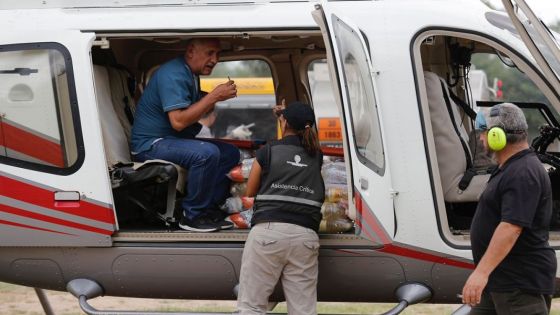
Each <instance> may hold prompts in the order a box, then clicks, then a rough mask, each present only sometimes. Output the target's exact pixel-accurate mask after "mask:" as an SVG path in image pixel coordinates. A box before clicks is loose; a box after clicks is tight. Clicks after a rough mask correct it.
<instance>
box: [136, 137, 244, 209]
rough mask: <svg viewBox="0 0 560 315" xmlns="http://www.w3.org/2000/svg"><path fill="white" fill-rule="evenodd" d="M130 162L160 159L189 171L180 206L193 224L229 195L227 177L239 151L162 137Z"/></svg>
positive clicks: (206, 142) (224, 145)
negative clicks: (185, 191)
mask: <svg viewBox="0 0 560 315" xmlns="http://www.w3.org/2000/svg"><path fill="white" fill-rule="evenodd" d="M133 158H134V160H135V161H138V162H143V161H146V160H153V159H161V160H165V161H169V162H172V163H175V164H178V165H180V166H182V167H183V168H185V169H187V170H188V175H187V179H186V185H185V187H186V190H187V194H186V196H185V198H183V200H182V201H181V206H182V207H183V212H184V213H183V215H184V216H185V217H186V218H187V219H189V220H193V219H194V218H197V217H199V216H200V215H201V214H202V213H203V212H204V210H206V209H208V208H216V207H217V206H218V205H219V204H220V203H222V202H223V201H224V199H225V198H226V197H227V195H228V194H229V188H230V180H229V178H228V177H227V176H226V174H227V173H228V172H229V171H230V170H231V169H232V168H233V167H234V166H235V165H237V164H238V163H239V149H237V147H235V146H234V145H231V144H229V143H225V142H220V141H211V140H201V139H181V138H175V137H165V138H163V139H161V140H159V141H157V142H156V143H154V144H153V145H152V147H151V148H150V150H148V151H143V152H140V153H138V154H136V155H134V157H133Z"/></svg>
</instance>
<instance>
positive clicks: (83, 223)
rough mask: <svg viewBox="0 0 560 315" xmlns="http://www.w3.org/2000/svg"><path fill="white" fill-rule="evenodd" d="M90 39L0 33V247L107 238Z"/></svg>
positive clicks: (109, 227)
mask: <svg viewBox="0 0 560 315" xmlns="http://www.w3.org/2000/svg"><path fill="white" fill-rule="evenodd" d="M94 39H95V35H94V34H92V33H82V32H80V31H74V30H72V31H70V30H61V29H56V28H53V29H43V30H40V31H37V30H36V29H29V30H18V31H17V32H10V31H5V32H2V35H0V78H1V79H0V246H72V247H79V246H111V244H112V241H111V234H113V232H114V231H115V229H116V223H115V214H114V210H113V207H112V205H111V203H112V195H111V187H110V185H109V184H108V183H109V178H108V177H109V176H108V174H107V171H106V168H107V166H106V163H105V157H104V152H103V144H102V138H101V131H100V126H99V117H98V113H97V107H96V103H95V94H94V87H93V84H92V81H93V79H92V66H91V58H90V50H91V45H92V42H93V41H94Z"/></svg>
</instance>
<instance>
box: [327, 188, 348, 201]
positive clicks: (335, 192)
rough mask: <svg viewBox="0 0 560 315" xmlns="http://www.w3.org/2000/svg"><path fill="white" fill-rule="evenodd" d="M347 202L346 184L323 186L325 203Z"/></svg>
mask: <svg viewBox="0 0 560 315" xmlns="http://www.w3.org/2000/svg"><path fill="white" fill-rule="evenodd" d="M341 200H346V201H348V189H347V186H346V184H326V185H325V202H334V203H336V202H340V201H341Z"/></svg>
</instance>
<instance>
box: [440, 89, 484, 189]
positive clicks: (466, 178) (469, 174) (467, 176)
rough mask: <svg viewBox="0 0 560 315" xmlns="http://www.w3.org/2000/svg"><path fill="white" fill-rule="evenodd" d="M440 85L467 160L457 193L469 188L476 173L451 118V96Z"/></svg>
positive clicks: (455, 127) (466, 148)
mask: <svg viewBox="0 0 560 315" xmlns="http://www.w3.org/2000/svg"><path fill="white" fill-rule="evenodd" d="M440 84H441V91H442V92H443V99H444V100H445V105H446V106H447V112H448V113H449V118H451V123H452V124H453V128H454V129H455V133H456V134H457V136H458V137H459V142H460V143H461V146H462V147H463V152H464V153H465V158H466V159H467V169H466V170H465V173H463V177H462V178H461V180H460V181H459V185H458V188H459V191H460V192H462V191H464V190H465V189H467V187H469V184H470V183H471V180H472V179H473V177H474V176H475V175H476V174H477V173H476V170H475V169H474V167H473V162H472V158H471V154H470V152H469V149H468V147H467V144H466V143H465V142H464V141H463V138H462V137H461V132H459V127H458V126H457V123H456V122H455V117H454V116H453V108H452V107H451V100H450V99H449V95H452V94H451V93H450V94H449V95H448V94H447V89H446V88H445V84H444V83H443V82H442V81H440ZM467 107H468V106H467ZM471 111H472V109H471ZM473 113H474V111H473ZM469 117H470V115H469ZM475 118H476V114H475Z"/></svg>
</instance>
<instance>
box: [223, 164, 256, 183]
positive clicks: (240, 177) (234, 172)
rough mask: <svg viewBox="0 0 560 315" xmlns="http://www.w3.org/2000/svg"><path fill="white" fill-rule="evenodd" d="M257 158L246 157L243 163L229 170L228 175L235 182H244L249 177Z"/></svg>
mask: <svg viewBox="0 0 560 315" xmlns="http://www.w3.org/2000/svg"><path fill="white" fill-rule="evenodd" d="M254 160H255V158H250V159H245V160H243V162H241V164H239V165H237V166H235V167H234V168H232V169H231V171H229V173H228V174H227V176H228V177H229V178H230V179H231V180H232V181H234V182H238V183H242V182H244V181H246V180H247V178H249V173H250V172H251V167H252V166H253V161H254Z"/></svg>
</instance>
